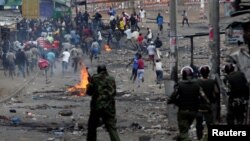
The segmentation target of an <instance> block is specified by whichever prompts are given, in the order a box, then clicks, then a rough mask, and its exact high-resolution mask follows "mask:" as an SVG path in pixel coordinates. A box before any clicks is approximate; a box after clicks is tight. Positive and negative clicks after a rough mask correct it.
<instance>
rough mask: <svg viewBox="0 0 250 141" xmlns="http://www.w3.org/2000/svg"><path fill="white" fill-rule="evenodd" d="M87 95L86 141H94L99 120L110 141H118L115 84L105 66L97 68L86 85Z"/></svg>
mask: <svg viewBox="0 0 250 141" xmlns="http://www.w3.org/2000/svg"><path fill="white" fill-rule="evenodd" d="M87 94H88V95H90V96H92V100H91V103H90V109H91V110H90V116H89V121H88V134H87V141H96V129H97V127H98V126H100V124H101V122H100V120H102V122H103V123H104V124H105V127H106V128H107V131H108V132H109V135H110V139H111V141H120V138H119V136H118V133H117V130H116V115H115V114H116V109H115V98H114V97H115V95H116V84H115V79H114V78H113V77H111V76H109V74H108V72H107V69H106V66H105V65H100V66H98V67H97V74H94V75H93V76H92V77H91V80H90V82H89V84H88V87H87Z"/></svg>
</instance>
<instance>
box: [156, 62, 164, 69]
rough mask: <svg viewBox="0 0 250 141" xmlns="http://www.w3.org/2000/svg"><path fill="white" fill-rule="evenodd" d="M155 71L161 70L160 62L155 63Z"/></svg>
mask: <svg viewBox="0 0 250 141" xmlns="http://www.w3.org/2000/svg"><path fill="white" fill-rule="evenodd" d="M155 70H163V68H162V63H161V62H155Z"/></svg>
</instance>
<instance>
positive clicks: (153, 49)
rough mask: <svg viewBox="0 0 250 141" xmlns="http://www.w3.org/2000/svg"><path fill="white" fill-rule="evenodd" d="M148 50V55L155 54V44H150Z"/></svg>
mask: <svg viewBox="0 0 250 141" xmlns="http://www.w3.org/2000/svg"><path fill="white" fill-rule="evenodd" d="M147 50H148V55H154V54H155V46H154V45H149V46H148V48H147Z"/></svg>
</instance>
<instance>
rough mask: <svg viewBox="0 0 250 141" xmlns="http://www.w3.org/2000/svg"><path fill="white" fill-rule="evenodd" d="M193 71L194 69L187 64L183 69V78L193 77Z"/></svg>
mask: <svg viewBox="0 0 250 141" xmlns="http://www.w3.org/2000/svg"><path fill="white" fill-rule="evenodd" d="M193 73H194V70H193V69H192V68H191V67H189V66H185V67H183V68H182V69H181V75H182V79H183V80H187V79H191V78H193Z"/></svg>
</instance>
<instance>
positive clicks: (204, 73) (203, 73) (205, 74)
mask: <svg viewBox="0 0 250 141" xmlns="http://www.w3.org/2000/svg"><path fill="white" fill-rule="evenodd" d="M210 70H211V69H210V66H208V65H203V66H201V67H200V69H199V72H200V74H201V76H202V77H203V78H207V77H208V74H209V73H210Z"/></svg>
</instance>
